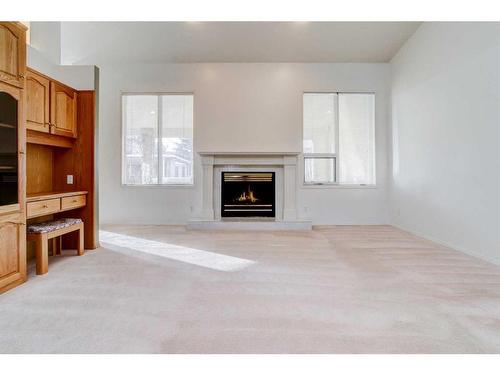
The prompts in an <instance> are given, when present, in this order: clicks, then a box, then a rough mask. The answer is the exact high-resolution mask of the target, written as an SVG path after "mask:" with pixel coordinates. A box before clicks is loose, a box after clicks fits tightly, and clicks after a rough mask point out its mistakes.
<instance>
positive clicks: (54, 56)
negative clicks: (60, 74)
mask: <svg viewBox="0 0 500 375" xmlns="http://www.w3.org/2000/svg"><path fill="white" fill-rule="evenodd" d="M29 27H30V44H31V46H32V47H33V48H35V49H36V50H38V51H40V53H42V54H43V55H44V56H45V58H46V59H47V60H48V61H50V62H51V63H52V64H56V65H59V64H61V22H30V26H29Z"/></svg>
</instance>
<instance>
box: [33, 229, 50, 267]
mask: <svg viewBox="0 0 500 375" xmlns="http://www.w3.org/2000/svg"><path fill="white" fill-rule="evenodd" d="M35 253H36V254H35V255H36V274H37V275H43V274H45V273H47V272H48V271H49V239H48V238H47V233H42V234H40V235H39V236H37V237H36V241H35Z"/></svg>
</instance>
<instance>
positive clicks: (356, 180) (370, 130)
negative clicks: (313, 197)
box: [303, 93, 375, 185]
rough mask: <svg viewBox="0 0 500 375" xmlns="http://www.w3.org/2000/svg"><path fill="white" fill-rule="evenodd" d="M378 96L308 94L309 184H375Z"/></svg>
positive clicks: (306, 156) (305, 144) (305, 110)
mask: <svg viewBox="0 0 500 375" xmlns="http://www.w3.org/2000/svg"><path fill="white" fill-rule="evenodd" d="M374 112H375V95H374V94H373V93H306V94H304V96H303V114H304V123H303V126H304V128H303V153H304V182H305V183H306V184H358V185H371V184H375V134H374V132H375V127H374V125H375V120H374V117H375V113H374Z"/></svg>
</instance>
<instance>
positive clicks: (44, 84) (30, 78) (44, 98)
mask: <svg viewBox="0 0 500 375" xmlns="http://www.w3.org/2000/svg"><path fill="white" fill-rule="evenodd" d="M49 102H50V81H49V80H48V79H47V78H45V77H43V76H41V75H40V74H37V73H36V72H34V71H32V70H29V69H28V71H27V72H26V129H31V130H37V131H40V132H44V133H49V132H50V127H49V120H50V117H49V116H50V112H49Z"/></svg>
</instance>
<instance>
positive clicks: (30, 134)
mask: <svg viewBox="0 0 500 375" xmlns="http://www.w3.org/2000/svg"><path fill="white" fill-rule="evenodd" d="M26 142H27V143H34V144H37V145H45V146H54V147H62V148H71V147H73V143H74V139H72V138H68V137H62V136H60V135H54V134H47V133H42V132H38V131H35V130H30V129H27V130H26Z"/></svg>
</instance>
